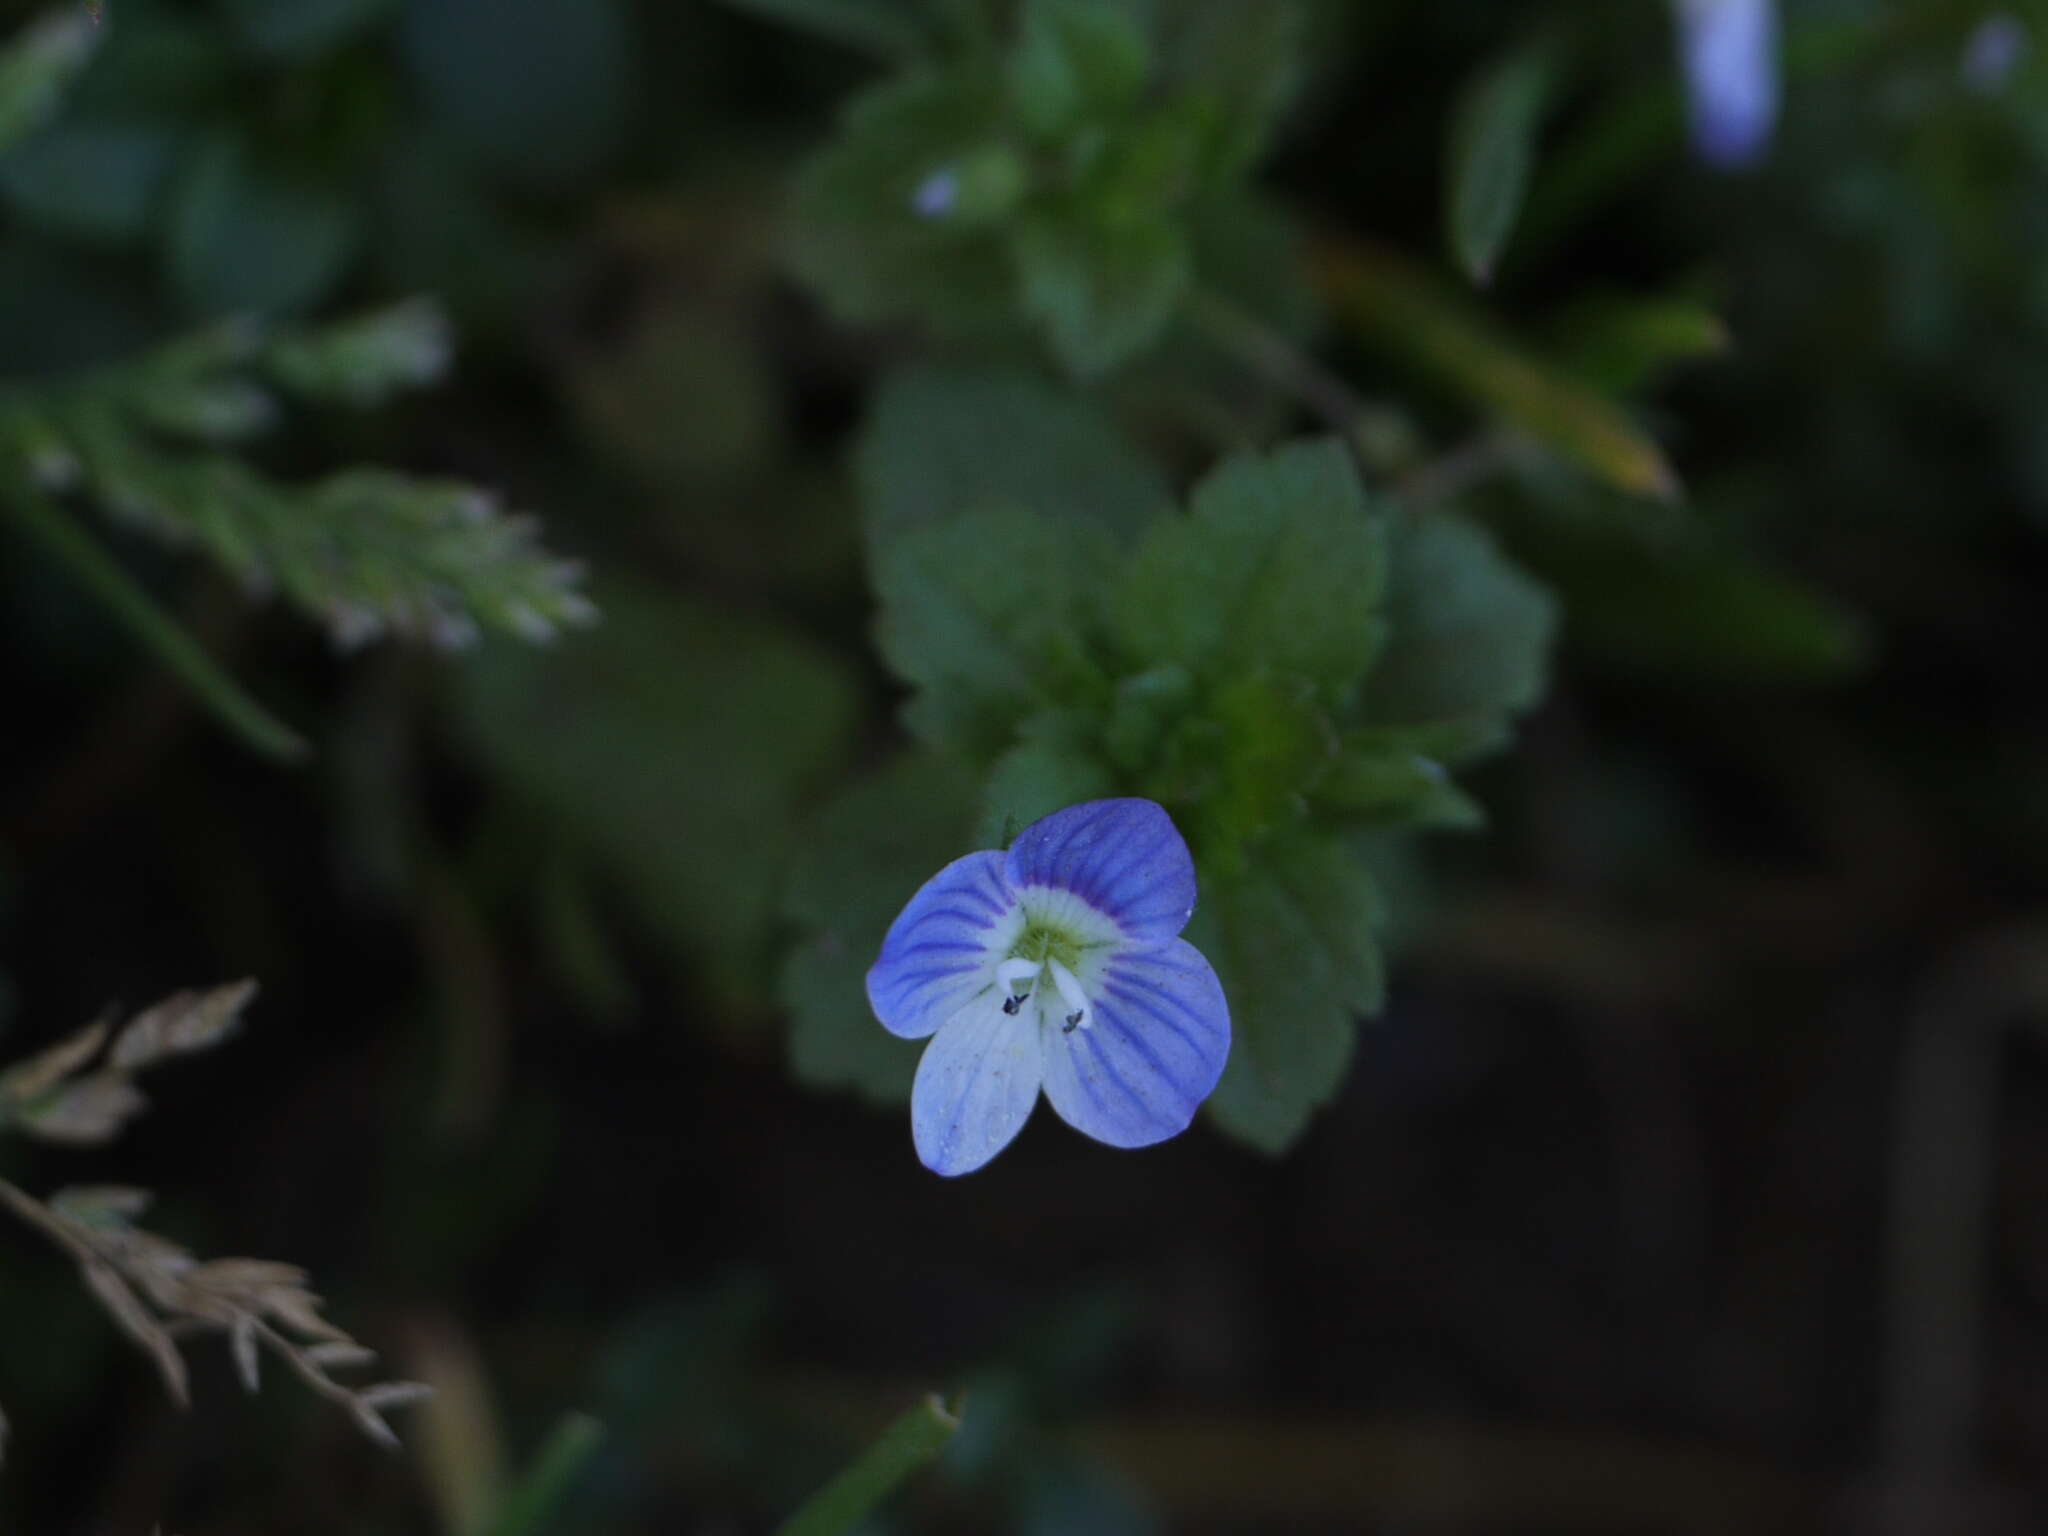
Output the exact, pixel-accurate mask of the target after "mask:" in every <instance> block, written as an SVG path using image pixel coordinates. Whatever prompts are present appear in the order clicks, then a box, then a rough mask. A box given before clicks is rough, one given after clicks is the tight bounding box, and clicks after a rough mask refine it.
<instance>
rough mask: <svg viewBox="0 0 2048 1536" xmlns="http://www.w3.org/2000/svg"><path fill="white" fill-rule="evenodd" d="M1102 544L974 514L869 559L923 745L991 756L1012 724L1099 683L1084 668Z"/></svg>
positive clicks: (1035, 521) (899, 541)
mask: <svg viewBox="0 0 2048 1536" xmlns="http://www.w3.org/2000/svg"><path fill="white" fill-rule="evenodd" d="M1110 558H1111V554H1110V546H1109V541H1108V539H1107V538H1106V537H1104V536H1102V535H1100V534H1097V533H1095V532H1094V530H1091V529H1076V528H1063V527H1061V526H1059V525H1058V524H1056V523H1051V522H1047V521H1046V520H1045V519H1043V518H1040V517H1036V516H1034V515H1032V514H1030V513H1027V512H1024V511H1022V510H1020V509H1017V508H1007V507H1006V508H992V509H989V510H986V511H980V512H972V513H969V514H967V515H966V516H964V517H960V518H956V519H954V520H953V521H952V522H949V523H938V524H931V525H927V526H925V527H923V528H918V529H913V530H911V531H909V532H907V533H904V534H901V535H899V536H898V537H896V538H894V539H891V540H889V541H888V542H886V543H884V544H882V545H880V546H879V547H878V548H877V549H876V550H875V551H874V556H873V564H874V582H875V592H876V595H877V597H878V598H879V599H880V604H881V613H880V616H879V618H878V620H877V626H876V627H877V632H878V638H879V640H880V643H881V649H882V654H883V656H884V657H885V658H886V659H887V660H888V662H889V664H890V666H891V667H892V668H893V669H894V670H895V672H896V675H897V676H899V677H901V678H902V679H903V680H904V681H906V682H908V683H912V684H914V685H916V687H917V690H918V692H917V696H916V697H915V698H914V699H913V700H912V701H911V704H910V706H909V708H908V709H907V710H906V711H905V717H904V718H905V721H906V723H907V724H908V725H909V726H910V727H911V729H912V730H913V731H914V732H915V733H916V734H917V735H918V736H919V737H920V738H921V739H923V740H925V741H927V742H930V743H932V744H933V745H938V746H946V747H950V748H953V749H955V750H958V751H962V752H965V753H967V754H969V755H974V756H992V755H993V754H994V753H996V752H999V751H1001V750H1002V749H1003V748H1004V747H1005V746H1007V745H1008V744H1009V742H1010V741H1011V740H1012V738H1013V737H1014V736H1015V733H1016V728H1017V725H1018V724H1019V722H1021V721H1022V720H1024V719H1025V718H1026V717H1027V716H1030V715H1034V714H1037V713H1039V712H1040V711H1041V710H1043V709H1045V708H1046V707H1048V706H1051V705H1056V704H1059V703H1061V702H1063V701H1064V700H1066V699H1068V698H1070V697H1075V696H1077V695H1080V694H1084V693H1085V692H1086V691H1087V690H1088V689H1089V688H1090V687H1091V686H1095V685H1097V684H1099V682H1100V679H1099V675H1098V674H1097V673H1096V671H1095V667H1094V664H1093V663H1092V662H1091V661H1090V660H1089V643H1088V642H1089V638H1090V635H1091V633H1092V632H1093V630H1094V628H1095V625H1096V622H1097V621H1096V614H1097V613H1098V612H1099V606H1098V605H1099V602H1100V594H1101V591H1102V587H1103V573H1104V572H1105V571H1106V570H1107V568H1108V566H1109V563H1110Z"/></svg>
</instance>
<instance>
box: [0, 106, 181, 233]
mask: <svg viewBox="0 0 2048 1536" xmlns="http://www.w3.org/2000/svg"><path fill="white" fill-rule="evenodd" d="M176 150H177V142H176V140H175V138H174V137H173V136H172V135H171V134H170V133H168V132H167V131H165V130H164V129H162V128H159V127H154V126H149V125H143V124H132V123H112V122H67V123H62V124H59V125H58V126H57V127H54V128H50V129H47V130H46V131H44V132H42V133H39V134H37V135H35V136H34V137H33V138H29V139H24V140H22V141H21V142H20V143H18V144H16V145H15V146H14V147H13V148H12V149H11V150H9V151H8V152H7V153H6V155H4V156H0V196H4V197H5V198H6V200H7V206H8V207H9V209H11V210H12V211H13V212H14V213H15V214H16V215H18V216H19V217H20V218H21V219H22V220H23V221H24V222H25V223H29V224H33V225H35V226H36V227H37V228H39V229H45V230H48V231H49V232H50V233H52V234H57V235H64V236H68V237H70V238H72V239H79V240H90V241H96V242H101V243H105V244H110V245H111V244H118V243H120V242H123V241H128V240H134V239H137V238H139V237H140V236H141V235H142V234H143V233H144V232H145V230H146V229H147V228H148V225H149V220H150V217H151V215H152V214H153V213H154V212H155V209H156V203H157V199H158V197H159V196H160V195H161V193H162V192H163V189H164V185H165V183H166V181H167V180H168V179H169V175H170V170H171V161H172V157H173V155H174V154H175V153H176Z"/></svg>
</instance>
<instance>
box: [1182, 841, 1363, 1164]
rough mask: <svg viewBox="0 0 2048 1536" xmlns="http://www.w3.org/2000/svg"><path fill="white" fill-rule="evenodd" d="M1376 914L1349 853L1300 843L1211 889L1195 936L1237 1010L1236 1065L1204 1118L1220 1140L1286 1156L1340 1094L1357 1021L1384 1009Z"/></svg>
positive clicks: (1274, 851)
mask: <svg viewBox="0 0 2048 1536" xmlns="http://www.w3.org/2000/svg"><path fill="white" fill-rule="evenodd" d="M1377 907H1378V901H1377V897H1376V895H1375V893H1374V889H1373V883H1372V878H1371V876H1370V875H1369V874H1368V873H1367V871H1366V869H1365V867H1364V865H1363V864H1361V863H1360V862H1359V860H1358V859H1357V857H1356V856H1355V855H1354V854H1352V853H1351V852H1350V851H1349V850H1348V849H1347V848H1345V847H1344V846H1343V845H1342V844H1339V843H1334V842H1319V841H1311V840H1308V839H1305V838H1304V839H1297V840H1293V841H1288V842H1282V843H1277V844H1275V845H1273V846H1271V847H1269V848H1266V849H1264V850H1261V854H1260V857H1259V859H1258V860H1257V862H1256V863H1254V864H1253V865H1252V866H1251V867H1250V868H1248V869H1247V870H1245V871H1244V872H1243V873H1242V874H1240V875H1238V876H1236V877H1234V878H1231V879H1227V880H1221V881H1212V882H1210V883H1209V884H1207V885H1205V886H1204V888H1203V891H1202V900H1201V905H1200V906H1199V907H1198V908H1197V909H1196V912H1195V920H1194V923H1193V924H1192V925H1191V926H1190V928H1189V935H1188V936H1189V938H1190V939H1191V940H1192V941H1193V943H1194V944H1195V946H1196V948H1198V949H1200V950H1201V951H1202V952H1203V953H1204V954H1205V955H1207V956H1208V957H1209V960H1210V962H1211V963H1212V964H1214V965H1215V967H1216V973H1217V975H1218V976H1219V977H1221V978H1222V981H1223V989H1224V993H1225V995H1226V996H1227V997H1228V998H1229V1000H1230V1027H1231V1044H1230V1062H1229V1065H1228V1066H1227V1067H1225V1069H1224V1072H1223V1081H1222V1082H1221V1083H1220V1084H1218V1086H1217V1089H1216V1093H1215V1096H1214V1097H1213V1098H1211V1099H1210V1101H1209V1109H1208V1113H1209V1117H1210V1119H1211V1120H1212V1121H1214V1123H1215V1124H1216V1125H1217V1127H1218V1128H1219V1129H1221V1130H1223V1131H1225V1132H1226V1133H1228V1134H1229V1135H1232V1136H1235V1137H1237V1138H1238V1139H1239V1140H1240V1141H1244V1142H1248V1143H1249V1144H1251V1145H1252V1146H1254V1147H1256V1148H1258V1149H1259V1150H1260V1151H1262V1152H1268V1153H1279V1152H1283V1151H1285V1150H1286V1149H1287V1148H1288V1146H1290V1145H1291V1144H1292V1143H1293V1142H1294V1140H1295V1139H1296V1138H1297V1137H1299V1136H1300V1135H1301V1133H1302V1131H1303V1130H1305V1129H1306V1128H1307V1126H1308V1122H1309V1119H1310V1117H1311V1116H1312V1115H1313V1114H1314V1113H1315V1111H1316V1109H1317V1108H1318V1107H1319V1106H1321V1105H1323V1104H1326V1103H1328V1102H1329V1100H1330V1099H1331V1098H1332V1097H1333V1096H1334V1095H1335V1094H1336V1092H1337V1089H1338V1087H1339V1086H1340V1085H1341V1083H1342V1082H1343V1078H1344V1069H1345V1067H1346V1066H1347V1065H1348V1064H1349V1062H1350V1060H1351V1051H1352V1046H1353V1043H1354V1036H1355V1034H1356V1023H1357V1018H1358V1016H1359V1015H1361V1014H1369V1013H1375V1012H1377V1011H1378V1010H1379V1007H1380V1004H1381V1000H1382V988H1383V985H1384V982H1383V976H1382V966H1381V958H1380V948H1379V941H1378V939H1377V938H1376V936H1375V932H1374V928H1375V913H1376V911H1377Z"/></svg>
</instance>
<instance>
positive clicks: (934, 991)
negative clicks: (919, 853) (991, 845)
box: [868, 852, 1024, 1040]
mask: <svg viewBox="0 0 2048 1536" xmlns="http://www.w3.org/2000/svg"><path fill="white" fill-rule="evenodd" d="M1023 926H1024V915H1023V913H1022V912H1021V911H1020V910H1019V909H1018V906H1017V903H1016V901H1015V900H1014V899H1013V898H1012V897H1011V895H1010V892H1009V890H1008V888H1007V887H1006V886H1005V885H1004V884H1003V856H1002V855H1001V854H1000V853H994V852H989V853H970V854H968V855H967V857H966V858H964V859H955V860H954V861H953V862H952V863H951V864H948V865H947V866H946V867H945V868H944V869H942V870H940V871H939V872H938V873H937V874H936V875H933V876H932V877H931V879H929V880H927V881H926V882H925V883H924V886H923V888H922V889H920V890H919V891H918V893H917V894H916V895H915V896H913V897H911V898H910V905H908V906H906V907H905V908H904V909H903V911H902V914H901V915H900V916H899V917H898V918H897V919H896V921H895V922H894V923H892V924H891V925H890V927H889V936H888V937H887V938H885V939H884V940H882V954H881V958H880V959H878V960H876V961H875V963H874V965H873V966H872V967H870V969H869V970H868V1004H869V1006H870V1007H872V1008H873V1009H874V1010H875V1017H876V1018H878V1019H880V1020H881V1021H882V1027H883V1028H884V1029H886V1030H888V1031H889V1032H890V1033H891V1034H893V1035H901V1036H902V1037H903V1038H904V1039H906V1040H922V1039H923V1038H924V1037H925V1036H926V1035H929V1034H930V1033H932V1031H933V1030H935V1029H937V1028H938V1027H939V1026H940V1025H941V1024H943V1023H945V1022H946V1020H947V1019H949V1018H951V1017H952V1016H953V1015H954V1014H956V1013H958V1012H959V1011H960V1010H961V1008H962V1007H964V1006H965V1005H966V1004H967V1002H968V1000H969V999H970V998H972V997H973V996H974V995H975V994H976V993H977V992H980V991H982V990H983V989H984V988H992V987H994V985H995V971H994V965H995V962H996V961H997V960H998V959H1000V958H1001V957H1002V956H1003V955H1004V954H1005V953H1007V952H1008V950H1009V948H1010V946H1011V945H1012V944H1014V943H1015V942H1016V940H1017V934H1018V933H1019V932H1020V931H1022V929H1023Z"/></svg>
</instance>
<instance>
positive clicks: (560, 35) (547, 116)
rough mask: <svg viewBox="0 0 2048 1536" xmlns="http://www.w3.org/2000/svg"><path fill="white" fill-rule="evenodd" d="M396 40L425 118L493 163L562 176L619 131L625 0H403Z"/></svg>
mask: <svg viewBox="0 0 2048 1536" xmlns="http://www.w3.org/2000/svg"><path fill="white" fill-rule="evenodd" d="M399 41H400V45H401V49H402V52H403V56H404V59H405V64H406V67H407V69H408V70H409V72H410V73H411V75H412V77H413V80H414V81H415V83H416V84H417V86H418V89H419V94H420V97H421V99H422V100H423V102H424V104H425V106H426V109H427V113H428V116H429V118H430V119H431V120H432V122H433V123H434V125H435V126H436V127H437V128H438V129H439V130H440V131H441V132H442V133H443V134H445V135H446V136H447V137H448V139H449V140H450V142H452V143H453V144H455V145H457V146H459V147H460V148H461V150H462V151H463V152H464V153H465V154H466V155H468V156H469V157H470V158H472V159H474V160H476V161H478V162H480V163H482V164H484V165H487V166H489V167H491V168H492V169H494V170H498V171H501V172H506V173H509V174H512V175H516V176H518V177H520V178H522V179H524V180H528V181H538V182H543V183H551V184H560V183H565V182H568V181H570V180H573V179H574V178H576V177H578V176H581V175H583V174H585V173H587V172H589V171H590V170H592V169H593V168H595V167H596V166H597V165H599V164H600V163H601V162H603V161H604V160H605V159H606V157H608V156H609V155H610V154H611V152H612V150H613V148H614V147H615V146H616V145H617V144H618V142H619V140H620V138H621V136H622V134H623V133H624V131H625V128H626V123H627V116H628V111H629V109H630V106H631V104H632V98H633V95H634V90H633V86H634V68H633V66H634V58H635V55H634V36H633V20H632V12H631V11H630V10H629V9H628V7H627V6H626V5H625V4H624V3H623V0H407V4H406V6H405V8H404V11H403V14H402V19H401V23H400V27H399Z"/></svg>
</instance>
